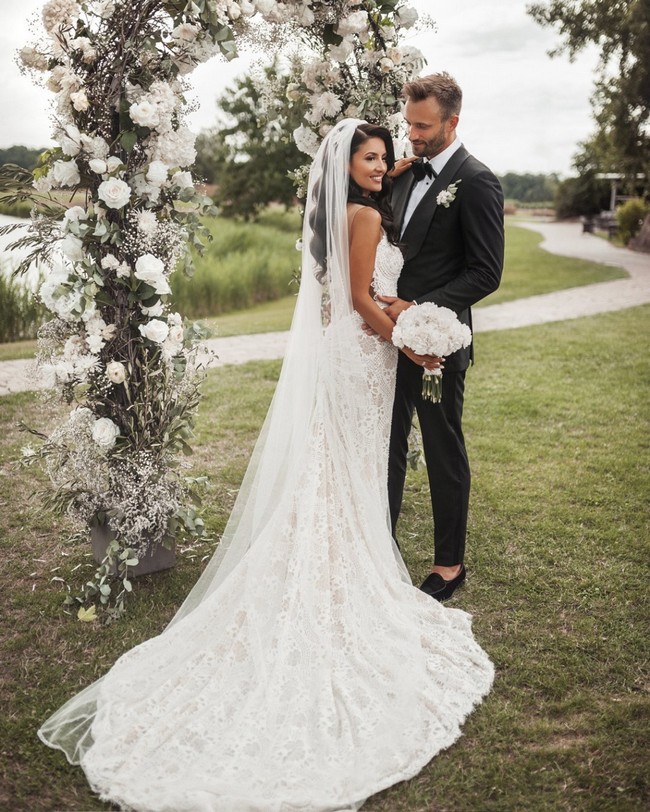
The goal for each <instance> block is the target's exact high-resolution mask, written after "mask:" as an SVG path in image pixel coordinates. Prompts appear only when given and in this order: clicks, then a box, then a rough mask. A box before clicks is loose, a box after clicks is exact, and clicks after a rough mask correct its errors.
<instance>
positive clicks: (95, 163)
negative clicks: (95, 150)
mask: <svg viewBox="0 0 650 812" xmlns="http://www.w3.org/2000/svg"><path fill="white" fill-rule="evenodd" d="M88 166H89V167H90V171H91V172H94V173H95V174H96V175H103V174H104V172H106V170H107V169H108V167H107V166H106V161H102V159H101V158H92V159H91V160H90V161H88Z"/></svg>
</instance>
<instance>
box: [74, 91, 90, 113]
mask: <svg viewBox="0 0 650 812" xmlns="http://www.w3.org/2000/svg"><path fill="white" fill-rule="evenodd" d="M70 101H71V102H72V106H73V107H74V109H75V110H77V111H78V112H79V113H85V112H86V110H87V109H88V108H89V107H90V102H89V101H88V96H86V91H85V90H77V91H75V92H74V93H71V94H70Z"/></svg>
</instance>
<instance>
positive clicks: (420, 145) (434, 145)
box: [404, 96, 458, 158]
mask: <svg viewBox="0 0 650 812" xmlns="http://www.w3.org/2000/svg"><path fill="white" fill-rule="evenodd" d="M443 115H444V114H443V111H442V108H441V107H440V104H439V103H438V100H437V99H434V98H433V96H430V97H429V98H428V99H422V101H411V99H409V100H408V101H407V102H406V104H405V105H404V118H405V119H406V123H407V124H408V128H409V141H410V142H411V147H412V148H413V154H414V155H417V157H418V158H432V157H433V156H434V155H437V154H438V153H439V152H442V151H443V149H446V148H447V147H448V146H449V145H450V144H451V142H452V141H453V140H454V138H455V136H456V125H457V124H458V116H455V115H454V116H449V118H447V119H445V118H444V117H443Z"/></svg>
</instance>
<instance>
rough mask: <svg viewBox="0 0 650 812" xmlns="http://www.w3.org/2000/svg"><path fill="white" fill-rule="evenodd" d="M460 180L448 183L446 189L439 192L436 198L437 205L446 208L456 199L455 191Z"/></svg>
mask: <svg viewBox="0 0 650 812" xmlns="http://www.w3.org/2000/svg"><path fill="white" fill-rule="evenodd" d="M460 182H461V180H455V181H454V182H453V183H450V184H449V186H447V188H446V189H443V190H442V192H439V193H438V197H437V198H436V203H437V204H438V205H439V206H444V207H445V208H446V209H448V208H449V204H450V203H453V202H454V200H456V192H457V191H458V184H459V183H460Z"/></svg>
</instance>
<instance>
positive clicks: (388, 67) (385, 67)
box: [379, 56, 395, 73]
mask: <svg viewBox="0 0 650 812" xmlns="http://www.w3.org/2000/svg"><path fill="white" fill-rule="evenodd" d="M394 67H395V65H394V64H393V60H392V59H389V58H388V57H387V56H385V57H384V58H383V59H380V60H379V70H380V71H381V72H382V73H390V72H391V71H392V70H393V68H394Z"/></svg>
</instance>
